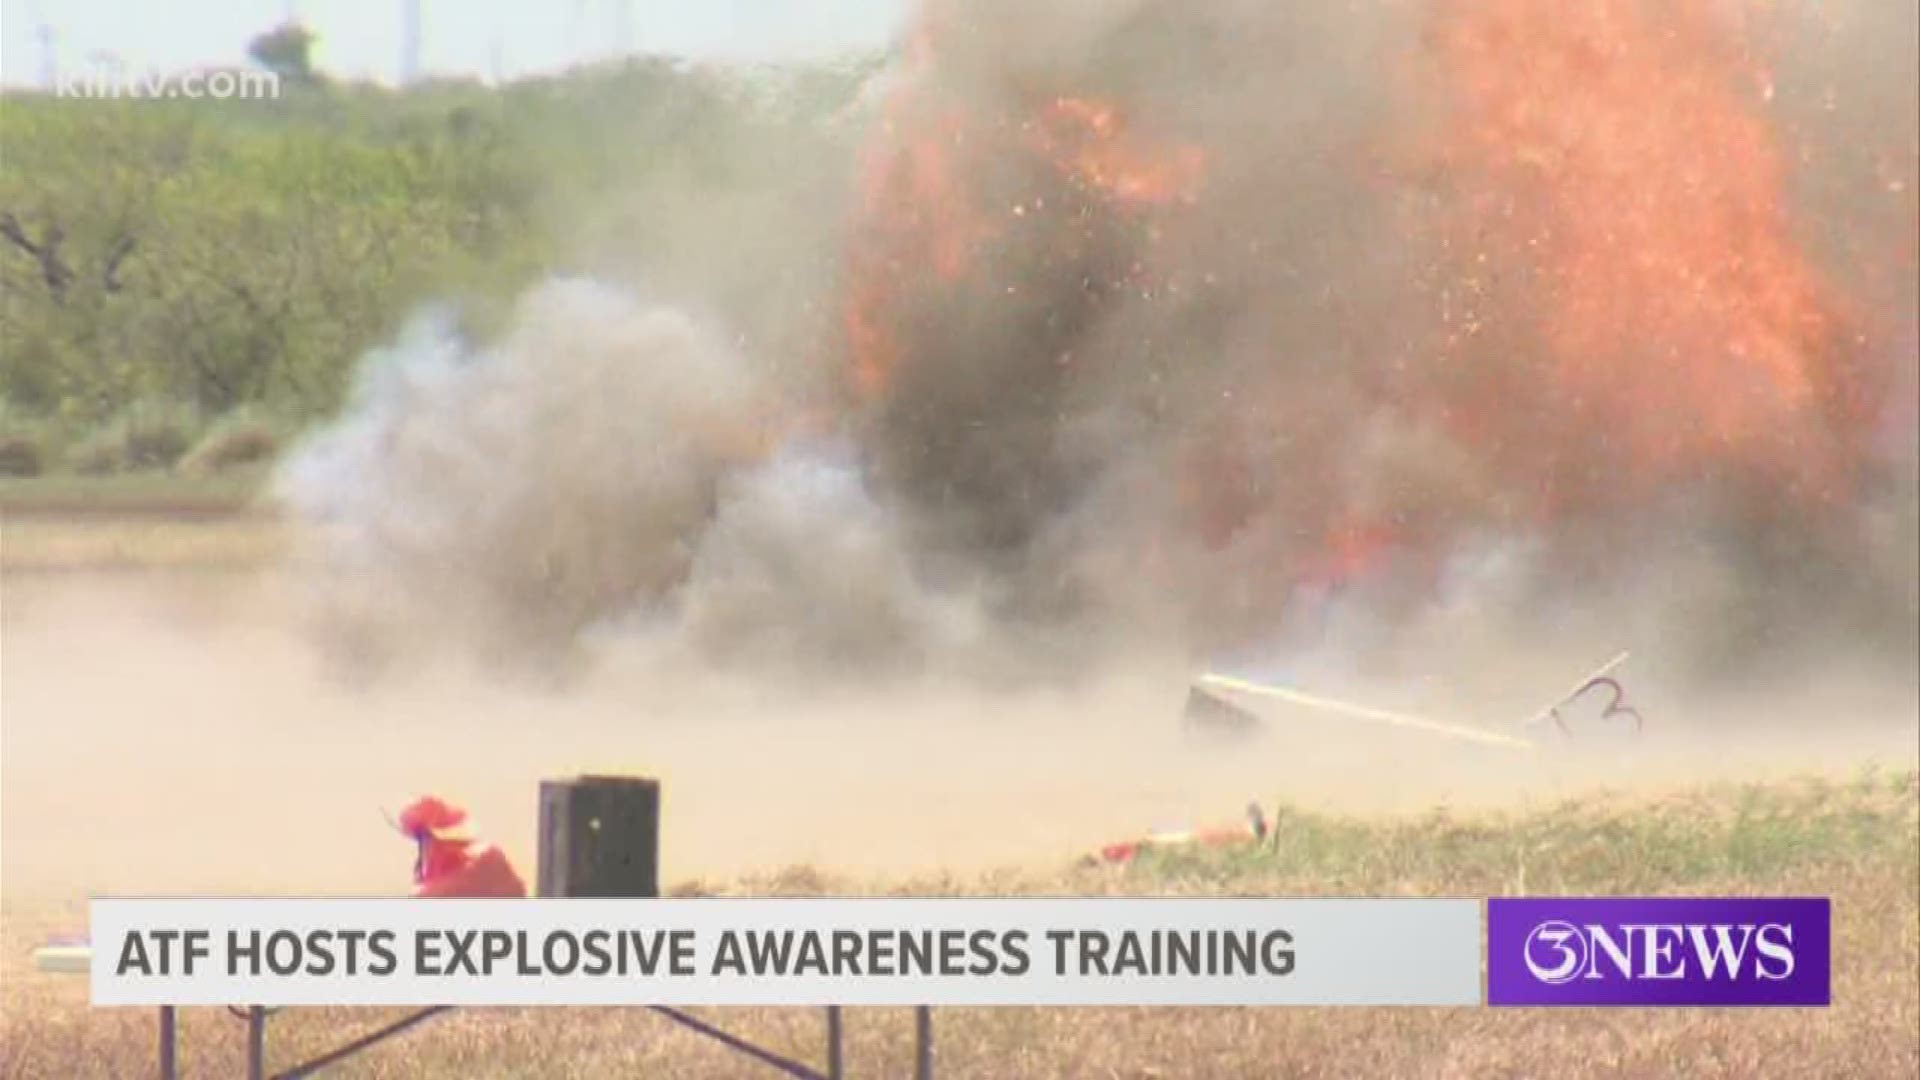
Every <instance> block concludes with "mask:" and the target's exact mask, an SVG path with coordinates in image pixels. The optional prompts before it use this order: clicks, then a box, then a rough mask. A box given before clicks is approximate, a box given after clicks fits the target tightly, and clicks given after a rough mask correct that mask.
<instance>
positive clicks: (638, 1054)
mask: <svg viewBox="0 0 1920 1080" xmlns="http://www.w3.org/2000/svg"><path fill="white" fill-rule="evenodd" d="M675 891H676V892H678V893H680V894H683V895H718V894H730V895H775V894H778V895H819V894H835V893H893V894H904V895H959V894H966V895H1234V894H1238V895H1265V896H1318V895H1378V896H1393V895H1456V896H1458V895H1467V896H1473V895H1499V894H1504V893H1513V892H1520V891H1526V892H1530V893H1599V894H1632V893H1673V894H1686V893H1695V894H1741V893H1750V894H1795V895H1826V896H1832V897H1833V898H1834V902H1835V904H1834V918H1835V928H1834V931H1835V934H1834V947H1835V952H1834V955H1835V957H1836V960H1835V975H1834V980H1835V988H1834V1006H1833V1007H1832V1008H1831V1009H1817V1010H1734V1009H1729V1010H1685V1009H1667V1010H1652V1009H1649V1010H1594V1009H1569V1010H1491V1009H1466V1010H1447V1009H1400V1010H1380V1009H1024V1008H1023V1009H1011V1008H1010V1009H950V1010H941V1011H939V1012H938V1013H937V1014H936V1015H937V1019H936V1032H935V1042H936V1064H937V1075H939V1076H941V1077H1021V1078H1024V1077H1061V1078H1065V1077H1127V1078H1141V1080H1144V1078H1174V1077H1183V1078H1186V1077H1191V1078H1208V1077H1222V1078H1225V1077H1264V1076H1294V1077H1343V1078H1344V1077H1358V1076H1395V1077H1433V1078H1436V1080H1438V1078H1449V1080H1451V1078H1463V1080H1464V1078H1479V1077H1516V1078H1518V1077H1543V1076H1561V1077H1616V1076H1631V1077H1653V1076H1673V1077H1720V1078H1728V1080H1731V1078H1736V1077H1738V1078H1746V1077H1755V1076H1767V1077H1803V1076H1804V1077H1840V1076H1846V1077H1912V1076H1914V1075H1916V1072H1920V1044H1917V1042H1916V1039H1915V1035H1914V1032H1915V1031H1916V1030H1917V1029H1920V977H1916V962H1917V961H1920V774H1916V773H1914V772H1910V771H1909V772H1901V773H1894V774H1888V773H1876V772H1862V773H1860V774H1859V775H1857V776H1855V777H1853V778H1851V779H1849V780H1846V781H1843V782H1834V781H1830V780H1821V779H1804V780H1797V781H1792V782H1782V783H1769V784H1751V785H1731V786H1719V787H1711V788H1702V789H1697V790H1689V791H1681V792H1675V793H1673V794H1671V795H1669V796H1667V797H1664V798H1658V799H1646V798H1641V799H1637V800H1626V799H1611V798H1598V799H1589V800H1583V801H1578V802H1569V803H1567V804H1564V805H1562V806H1560V807H1557V808H1555V809H1551V810H1547V811H1543V812H1537V813H1526V814H1512V815H1474V816H1458V815H1452V814H1442V813H1432V814H1427V815H1424V816H1419V817H1412V818H1400V819H1384V820H1362V819H1355V818H1346V817H1338V816H1331V815H1324V814H1318V813H1314V812H1311V811H1307V810H1299V809H1294V810H1289V811H1287V812H1285V813H1283V814H1281V815H1280V816H1279V818H1278V820H1277V821H1276V822H1275V830H1274V833H1273V840H1272V842H1271V843H1268V844H1265V845H1262V846H1258V847H1245V848H1241V849H1237V850H1223V851H1211V852H1163V853H1159V854H1155V855H1152V856H1150V857H1146V858H1143V859H1141V860H1139V861H1137V862H1135V863H1133V864H1132V865H1129V866H1126V867H1120V868H1115V867H1106V866H1088V865H1065V866H1062V867H1059V868H1057V869H1056V870H1054V871H1051V872H1033V871H1008V872H1004V873H998V874H989V875H984V876H980V877H973V878H965V879H962V878H957V877H940V876H936V877H924V878H919V879H913V880H906V881H892V882H871V881H856V880H850V879H839V878H835V877H832V876H830V875H826V874H822V873H820V872H818V871H815V870H813V869H811V868H808V867H791V868H788V869H785V870H780V871H776V872H771V873H768V874H764V875H760V876H755V877H748V878H744V879H740V880H736V881H730V882H687V883H682V884H681V885H680V886H679V887H678V888H677V889H676V890H675ZM5 914H6V918H5V920H4V937H5V941H6V946H7V951H6V957H5V967H4V969H3V970H4V974H5V975H6V976H7V977H6V979H5V991H4V993H5V997H4V1003H5V1010H4V1014H3V1016H4V1019H3V1020H0V1076H6V1077H39V1076H48V1077H52V1076H102V1077H105V1076H124V1075H135V1074H137V1073H138V1072H139V1070H140V1069H141V1068H143V1067H144V1066H145V1063H146V1062H147V1061H148V1060H149V1059H148V1055H149V1054H150V1051H151V1042H152V1020H151V1018H150V1017H149V1016H148V1015H147V1014H146V1013H144V1012H141V1011H138V1010H101V1011H91V1010H88V1009H87V1007H86V1005H85V986H84V980H72V979H56V978H54V977H49V976H40V975H36V974H33V973H31V972H26V971H24V964H23V960H24V956H25V953H26V951H27V950H28V949H29V948H31V945H32V944H33V942H34V939H33V937H32V934H33V932H34V930H35V928H36V927H49V926H55V925H59V924H60V923H61V921H62V920H63V919H71V917H72V915H73V911H72V910H68V911H59V912H35V911H23V910H20V909H18V908H17V907H13V908H10V909H9V910H8V911H7V912H6V913H5ZM701 1012H702V1014H703V1015H706V1016H708V1018H709V1019H712V1020H714V1021H716V1022H719V1023H721V1024H723V1025H724V1026H726V1027H728V1028H730V1029H733V1030H736V1031H739V1032H742V1033H743V1034H746V1035H749V1036H751V1037H753V1038H755V1039H756V1040H759V1041H761V1042H763V1043H765V1044H767V1045H769V1046H771V1047H773V1048H774V1049H776V1050H778V1051H780V1052H782V1053H786V1054H789V1055H791V1056H795V1057H799V1058H802V1059H803V1060H812V1061H816V1062H817V1061H819V1060H820V1046H821V1042H820V1040H821V1034H820V1020H819V1017H818V1014H817V1013H815V1012H812V1011H809V1010H800V1009H785V1010H782V1009H735V1010H701ZM388 1015H389V1014H388V1013H386V1012H384V1011H370V1010H346V1009H333V1010H324V1009H323V1010H311V1011H303V1012H294V1013H288V1014H284V1015H282V1016H280V1017H278V1018H276V1019H275V1021H274V1025H273V1042H272V1047H273V1060H272V1064H273V1065H275V1066H278V1067H285V1066H287V1065H289V1064H292V1063H293V1062H294V1061H295V1060H297V1059H300V1058H302V1057H304V1056H306V1055H310V1054H314V1053H317V1052H319V1051H321V1050H324V1049H326V1048H327V1047H329V1046H330V1045H333V1044H334V1043H337V1042H338V1041H340V1040H341V1039H343V1038H346V1037H349V1035H350V1034H351V1033H352V1032H355V1031H361V1030H365V1029H366V1028H367V1027H369V1026H371V1025H372V1024H374V1023H375V1022H377V1021H378V1020H380V1019H384V1018H386V1017H387V1016H388ZM186 1023H187V1025H188V1026H187V1028H186V1032H187V1033H186V1036H185V1039H186V1044H185V1045H187V1046H188V1047H189V1048H190V1052H191V1053H192V1055H193V1056H192V1058H191V1059H190V1061H191V1063H192V1067H193V1070H194V1072H195V1073H196V1074H205V1075H225V1074H226V1073H224V1072H221V1070H222V1069H223V1068H230V1067H231V1066H230V1064H229V1063H232V1062H236V1061H238V1057H237V1056H236V1055H238V1053H239V1052H240V1038H241V1026H240V1025H239V1024H238V1023H236V1022H235V1021H233V1020H231V1019H229V1018H227V1017H226V1016H225V1015H224V1014H221V1013H218V1012H216V1011H213V1010H199V1011H195V1012H193V1013H192V1014H191V1015H189V1017H188V1018H187V1020H186ZM911 1044H912V1031H911V1021H910V1020H909V1018H908V1016H907V1015H906V1013H905V1012H904V1011H903V1010H878V1009H868V1010H855V1011H854V1012H852V1013H851V1014H850V1015H849V1017H848V1044H847V1054H848V1058H847V1062H848V1070H849V1075H851V1076H859V1077H883V1076H897V1075H902V1074H904V1072H905V1071H906V1070H907V1069H908V1068H909V1067H910V1062H911V1060H912V1058H911ZM330 1075H337V1076H341V1077H356V1076H357V1077H389V1078H412V1080H424V1078H435V1080H438V1078H446V1080H452V1078H456V1077H458V1078H463V1080H464V1078H482V1077H500V1078H506V1077H535V1076H538V1077H600V1076H609V1075H623V1076H649V1077H704V1076H746V1075H759V1074H757V1073H750V1072H749V1071H748V1067H747V1065H746V1063H745V1062H744V1061H742V1059H739V1058H736V1057H731V1056H728V1055H727V1054H726V1052H724V1051H722V1050H720V1049H718V1048H716V1047H714V1046H713V1045H711V1044H709V1043H706V1042H704V1041H702V1040H699V1039H698V1038H696V1037H694V1036H692V1035H688V1034H686V1033H684V1032H681V1031H679V1030H678V1029H675V1028H673V1027H671V1026H669V1025H667V1024H665V1023H664V1022H662V1021H661V1020H659V1019H658V1018H657V1017H654V1016H651V1015H650V1014H648V1013H646V1012H645V1011H643V1010H637V1009H568V1010H476V1011H470V1012H463V1013H456V1014H453V1015H451V1016H449V1017H447V1018H444V1019H442V1020H438V1021H435V1022H434V1023H433V1024H431V1025H429V1026H428V1027H426V1028H424V1029H422V1030H420V1031H418V1032H415V1033H412V1034H409V1035H407V1036H404V1037H403V1038H402V1039H400V1040H399V1041H396V1042H394V1043H392V1044H390V1045H387V1046H384V1047H382V1048H379V1049H376V1050H374V1051H372V1052H371V1053H369V1054H367V1055H365V1056H363V1057H361V1058H359V1059H357V1060H355V1061H353V1062H351V1063H349V1064H347V1065H346V1066H344V1067H342V1068H340V1069H339V1070H338V1071H337V1072H335V1073H332V1074H330Z"/></svg>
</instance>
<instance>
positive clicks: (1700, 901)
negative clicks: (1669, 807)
mask: <svg viewBox="0 0 1920 1080" xmlns="http://www.w3.org/2000/svg"><path fill="white" fill-rule="evenodd" d="M1831 941H1832V905H1831V903H1830V902H1829V901H1828V900H1826V899H1813V898H1797V897H1794V898H1723V899H1706V898H1684V899H1669V898H1631V899H1628V898H1598V897H1593V898H1546V897H1526V898H1513V899H1494V900H1489V901H1488V902H1487V1003H1488V1004H1490V1005H1665V1006H1673V1005H1682V1006H1685V1005H1700V1006H1712V1005H1795V1006H1808V1005H1827V1004H1829V1003H1830V1000H1831V996H1832V987H1831V976H1832V959H1831Z"/></svg>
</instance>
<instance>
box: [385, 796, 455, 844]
mask: <svg viewBox="0 0 1920 1080" xmlns="http://www.w3.org/2000/svg"><path fill="white" fill-rule="evenodd" d="M466 820H467V812H466V811H465V810H462V809H460V808H459V807H457V806H454V805H452V804H450V803H448V802H446V801H445V800H443V799H441V798H440V797H439V796H437V795H425V796H422V797H420V798H418V799H415V800H413V801H412V802H410V803H408V804H407V807H406V809H404V810H402V811H400V831H401V832H403V833H406V834H407V835H408V836H414V837H417V836H419V835H421V834H422V833H431V832H439V831H440V830H442V829H453V828H458V827H459V826H461V825H464V824H466Z"/></svg>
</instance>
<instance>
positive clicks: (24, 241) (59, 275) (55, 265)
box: [0, 210, 73, 303]
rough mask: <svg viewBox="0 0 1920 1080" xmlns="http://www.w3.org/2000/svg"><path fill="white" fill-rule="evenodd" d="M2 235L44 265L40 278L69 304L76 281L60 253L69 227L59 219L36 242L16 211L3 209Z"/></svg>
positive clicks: (1, 214) (57, 296) (57, 299)
mask: <svg viewBox="0 0 1920 1080" xmlns="http://www.w3.org/2000/svg"><path fill="white" fill-rule="evenodd" d="M0 236H4V237H6V238H7V239H8V240H11V241H12V242H13V245H14V246H15V247H17V248H19V249H20V250H21V251H24V252H26V253H27V254H28V255H30V256H32V257H33V259H34V261H35V262H37V263H39V264H40V277H41V278H42V279H43V280H45V281H46V283H47V291H48V292H49V293H52V294H53V298H54V300H55V301H56V302H60V303H65V302H66V298H67V286H68V285H69V284H71V283H72V282H73V271H72V270H71V269H69V268H68V267H67V263H66V260H65V259H63V258H61V256H60V245H61V244H62V243H63V242H64V241H65V240H66V238H67V233H66V230H65V229H63V228H61V227H60V223H59V222H57V221H56V222H54V223H53V224H52V225H49V226H47V231H46V235H44V236H42V237H41V238H40V240H39V242H37V243H36V242H35V241H34V240H33V238H32V237H30V236H28V235H27V230H26V229H24V228H22V227H21V225H20V219H19V218H17V217H14V216H13V211H11V210H0Z"/></svg>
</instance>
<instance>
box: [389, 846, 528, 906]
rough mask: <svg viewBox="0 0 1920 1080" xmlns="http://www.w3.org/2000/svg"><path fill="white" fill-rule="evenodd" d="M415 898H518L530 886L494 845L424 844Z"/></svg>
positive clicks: (415, 887) (524, 893)
mask: <svg viewBox="0 0 1920 1080" xmlns="http://www.w3.org/2000/svg"><path fill="white" fill-rule="evenodd" d="M413 895H414V896H416V897H423V898H431V897H464V898H469V899H471V898H486V897H505V898H516V899H517V898H519V897H523V896H525V895H527V885H526V883H525V882H523V881H521V880H520V875H519V874H517V873H515V872H514V869H513V864H512V863H509V862H508V861H507V857H506V855H505V854H503V853H502V852H501V851H500V849H499V848H497V847H494V846H493V845H492V844H474V843H471V842H469V841H465V840H433V839H428V840H427V841H426V842H425V846H424V849H423V851H422V853H421V860H420V872H419V874H418V883H417V884H416V885H415V886H414V889H413Z"/></svg>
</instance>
